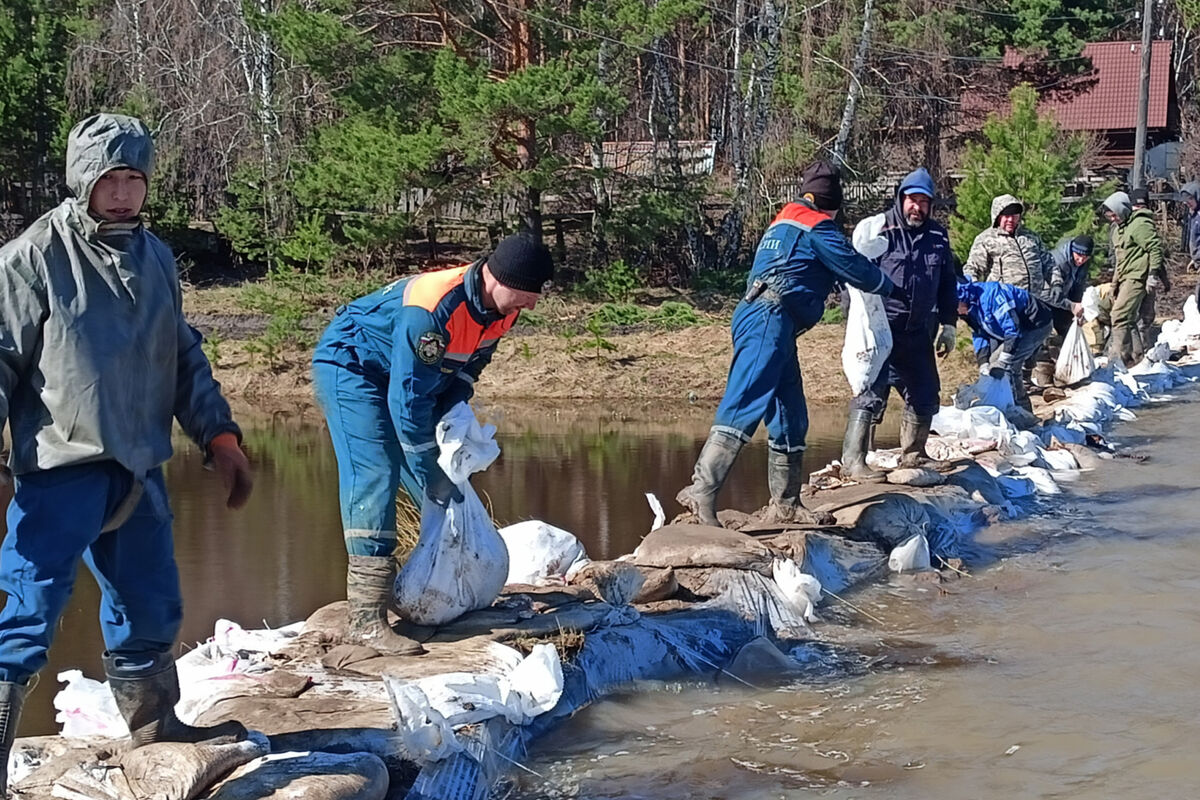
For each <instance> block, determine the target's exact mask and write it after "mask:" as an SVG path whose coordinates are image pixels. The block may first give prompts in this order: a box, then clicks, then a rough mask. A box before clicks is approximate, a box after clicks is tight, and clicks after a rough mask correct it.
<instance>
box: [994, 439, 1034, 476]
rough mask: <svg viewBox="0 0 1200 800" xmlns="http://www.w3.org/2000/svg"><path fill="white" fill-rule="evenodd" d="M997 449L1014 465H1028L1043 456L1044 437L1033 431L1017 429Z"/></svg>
mask: <svg viewBox="0 0 1200 800" xmlns="http://www.w3.org/2000/svg"><path fill="white" fill-rule="evenodd" d="M997 449H998V450H999V451H1000V452H1001V453H1003V454H1004V455H1005V456H1006V457H1007V459H1008V462H1009V463H1010V464H1012V465H1013V466H1015V467H1027V466H1029V465H1030V464H1033V463H1035V462H1036V461H1037V460H1038V459H1039V458H1040V457H1041V450H1042V439H1041V437H1040V436H1038V435H1037V434H1036V433H1033V432H1032V431H1017V432H1016V433H1014V434H1013V435H1012V436H1010V437H1009V438H1008V441H1007V442H1004V443H1003V444H1001V445H1000V447H998V448H997Z"/></svg>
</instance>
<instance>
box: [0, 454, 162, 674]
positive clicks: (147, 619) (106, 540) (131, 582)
mask: <svg viewBox="0 0 1200 800" xmlns="http://www.w3.org/2000/svg"><path fill="white" fill-rule="evenodd" d="M132 486H133V476H132V475H131V474H130V473H129V471H128V470H126V469H125V468H124V467H122V466H121V465H119V464H117V463H116V462H115V461H100V462H96V463H92V464H80V465H76V466H69V467H58V468H56V469H49V470H45V471H42V472H32V473H29V474H26V475H20V476H18V477H17V479H16V485H15V493H14V495H13V499H12V502H11V503H10V504H9V506H8V534H7V535H6V536H5V537H4V543H3V545H0V589H2V590H3V591H4V592H5V593H6V594H7V595H8V600H7V602H6V603H5V604H4V610H3V611H0V681H11V682H13V683H19V684H26V683H28V682H29V679H30V678H31V677H32V676H33V675H34V674H36V673H37V672H38V670H40V669H41V668H42V667H43V666H45V664H46V653H47V651H48V650H49V649H50V643H51V640H52V639H53V638H54V633H55V630H56V629H57V627H58V619H59V617H60V616H62V612H63V609H64V608H65V607H66V605H67V600H68V599H69V598H70V596H71V590H72V589H73V588H74V587H75V575H76V572H77V570H78V568H79V560H80V558H81V557H82V559H83V562H84V563H85V564H86V565H87V567H88V569H89V570H91V572H92V574H93V575H94V576H95V577H96V582H97V583H98V584H99V586H100V629H101V632H102V633H103V635H104V645H105V647H106V648H107V649H108V651H109V652H110V653H114V654H121V653H126V654H131V655H132V654H138V653H146V652H157V653H166V652H168V651H169V650H170V649H171V645H172V644H173V643H174V642H175V636H176V635H177V634H178V633H179V625H180V622H181V620H182V619H183V600H182V598H181V596H180V593H179V571H178V569H177V567H176V566H175V548H174V543H173V542H172V539H171V519H172V517H171V510H170V507H169V506H168V504H167V489H166V486H165V485H164V484H163V477H162V470H161V469H156V470H154V471H153V472H152V473H150V474H149V475H148V476H147V477H146V481H145V492H144V494H143V495H142V498H141V501H140V502H139V503H138V505H137V507H136V508H135V509H134V511H133V514H132V515H131V516H130V517H129V519H128V520H126V521H125V523H124V524H122V525H121V527H119V528H117V529H116V530H113V531H109V532H108V533H101V532H100V529H101V528H102V527H104V524H105V522H107V521H108V520H109V519H110V518H111V517H112V514H113V512H114V511H115V510H116V509H117V507H118V506H119V505H120V503H121V501H122V500H123V499H124V498H125V497H126V495H127V494H128V493H129V490H130V488H131V487H132Z"/></svg>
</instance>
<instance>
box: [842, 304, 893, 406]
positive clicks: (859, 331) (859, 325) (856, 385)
mask: <svg viewBox="0 0 1200 800" xmlns="http://www.w3.org/2000/svg"><path fill="white" fill-rule="evenodd" d="M848 291H849V293H850V313H849V315H848V316H847V318H846V341H845V343H844V344H843V345H842V371H843V372H845V373H846V379H847V380H848V381H850V390H851V391H852V392H853V393H854V394H855V395H860V394H862V393H863V392H865V391H866V390H867V389H868V388H870V386H871V384H872V383H874V382H875V379H876V378H877V377H879V370H881V369H882V368H883V362H884V361H886V360H887V357H888V355H890V354H891V352H892V329H891V328H890V327H889V326H888V321H887V312H886V311H885V310H884V308H883V298H882V297H880V296H879V295H877V294H868V293H866V292H860V291H859V290H858V289H855V288H854V287H853V286H851V287H849V288H848Z"/></svg>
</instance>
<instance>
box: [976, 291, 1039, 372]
mask: <svg viewBox="0 0 1200 800" xmlns="http://www.w3.org/2000/svg"><path fill="white" fill-rule="evenodd" d="M958 301H959V302H960V303H966V305H967V315H966V321H967V325H969V326H970V327H971V332H972V333H973V334H974V336H973V339H972V344H973V345H974V348H975V356H976V359H977V360H978V361H979V362H980V363H983V362H984V361H985V360H986V361H988V362H990V363H992V364H995V363H997V361H998V360H999V357H1000V356H1001V355H1002V354H1005V353H1007V354H1008V355H1009V356H1010V358H1009V359H1008V361H1009V372H1010V373H1011V374H1013V375H1014V380H1019V379H1020V375H1019V370H1020V369H1021V365H1022V364H1024V363H1025V361H1026V360H1027V359H1028V358H1029V357H1030V356H1031V355H1033V354H1034V353H1035V352H1037V349H1038V348H1039V347H1041V346H1042V342H1043V341H1044V340H1045V339H1046V336H1047V334H1049V333H1050V325H1051V322H1052V317H1051V313H1050V306H1048V305H1046V304H1045V303H1043V302H1041V301H1040V300H1038V299H1037V298H1036V297H1033V296H1032V295H1030V294H1029V292H1027V291H1025V290H1024V289H1020V288H1018V287H1016V286H1013V285H1011V284H1008V283H996V282H994V281H985V282H981V283H969V282H968V283H960V284H959V285H958Z"/></svg>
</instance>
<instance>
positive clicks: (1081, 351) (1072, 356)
mask: <svg viewBox="0 0 1200 800" xmlns="http://www.w3.org/2000/svg"><path fill="white" fill-rule="evenodd" d="M1095 370H1096V362H1095V360H1094V359H1093V358H1092V349H1091V348H1090V347H1088V343H1087V339H1086V338H1084V335H1083V328H1081V327H1079V323H1078V322H1072V323H1071V328H1070V329H1069V330H1068V331H1067V335H1066V336H1065V337H1063V343H1062V349H1061V350H1060V351H1059V353H1058V360H1057V361H1056V362H1055V363H1054V378H1055V380H1057V381H1059V382H1060V383H1062V384H1065V385H1067V386H1072V385H1074V384H1076V383H1081V382H1083V381H1086V380H1087V379H1088V378H1090V377H1092V373H1093V372H1094V371H1095Z"/></svg>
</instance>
